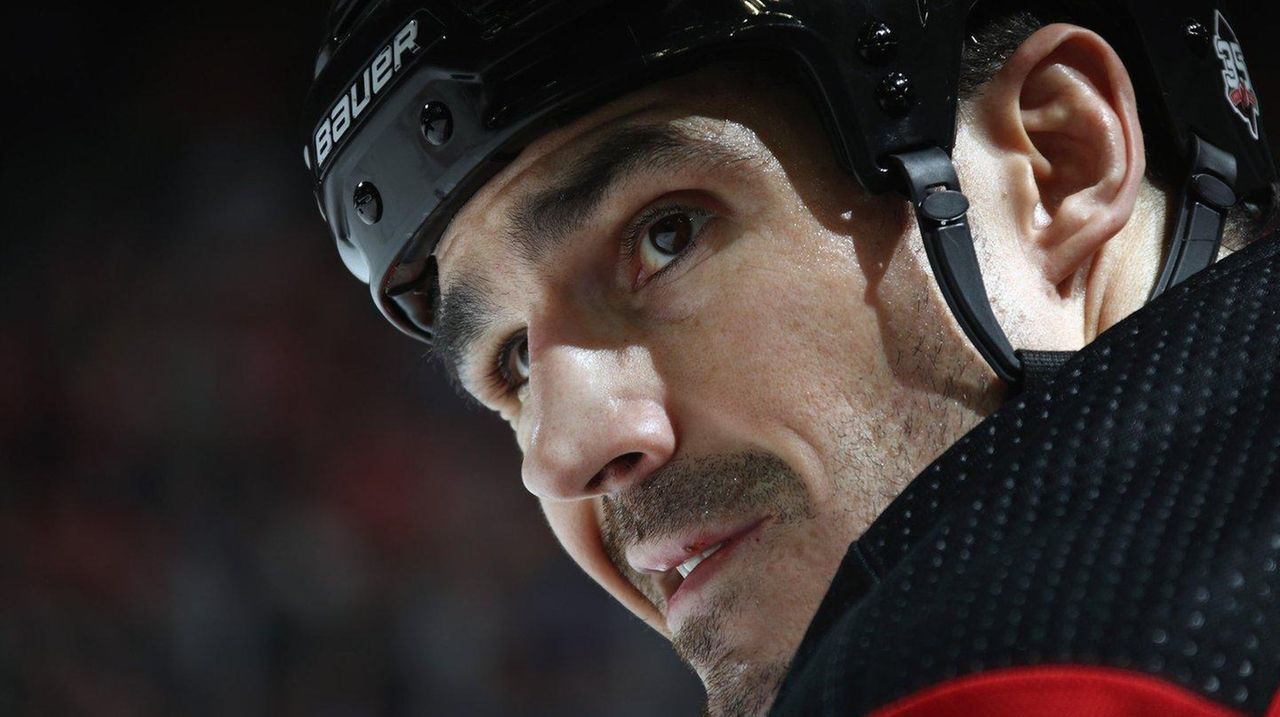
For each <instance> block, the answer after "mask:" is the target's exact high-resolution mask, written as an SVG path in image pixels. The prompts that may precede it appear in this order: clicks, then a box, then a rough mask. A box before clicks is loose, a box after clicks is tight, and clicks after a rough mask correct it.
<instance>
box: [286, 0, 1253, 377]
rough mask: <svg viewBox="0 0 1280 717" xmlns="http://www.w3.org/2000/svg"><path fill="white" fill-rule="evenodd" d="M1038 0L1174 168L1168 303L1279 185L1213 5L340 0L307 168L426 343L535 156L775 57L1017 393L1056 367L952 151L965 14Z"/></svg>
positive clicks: (394, 310) (1244, 75) (401, 317)
mask: <svg viewBox="0 0 1280 717" xmlns="http://www.w3.org/2000/svg"><path fill="white" fill-rule="evenodd" d="M1041 4H1043V5H1044V6H1045V7H1044V8H1043V9H1045V10H1046V11H1047V13H1048V15H1049V16H1051V17H1052V16H1058V15H1060V14H1061V13H1062V12H1063V10H1064V9H1068V12H1069V13H1070V14H1069V16H1070V17H1071V19H1072V21H1073V22H1076V23H1078V24H1081V25H1084V26H1086V27H1089V28H1091V29H1093V30H1095V31H1096V32H1098V33H1099V34H1100V35H1102V36H1103V37H1104V38H1105V39H1106V40H1107V41H1108V42H1110V43H1111V44H1112V45H1113V46H1114V47H1115V48H1116V50H1117V52H1119V53H1120V55H1121V57H1122V58H1123V59H1124V61H1125V64H1126V66H1127V67H1128V69H1129V71H1130V75H1131V76H1132V78H1133V80H1134V85H1135V88H1136V90H1137V92H1138V95H1139V102H1140V104H1141V105H1143V106H1144V108H1145V110H1144V111H1145V112H1146V115H1145V117H1144V121H1145V122H1147V124H1148V126H1147V127H1146V129H1147V133H1148V137H1147V142H1148V144H1149V145H1150V146H1160V145H1163V146H1161V147H1160V150H1159V151H1161V152H1162V153H1164V154H1167V155H1169V156H1173V157H1176V158H1178V159H1179V160H1180V163H1181V171H1182V172H1183V176H1182V178H1181V179H1182V181H1183V186H1182V199H1181V208H1180V214H1179V217H1178V222H1177V227H1176V228H1175V230H1174V236H1173V238H1172V244H1171V245H1170V248H1169V252H1168V260H1167V262H1166V265H1165V269H1164V271H1163V274H1162V276H1161V278H1160V280H1159V282H1158V284H1157V287H1156V293H1159V292H1160V291H1163V290H1164V289H1165V288H1166V287H1168V286H1170V285H1172V284H1174V283H1176V282H1177V281H1180V280H1181V279H1183V278H1185V277H1186V276H1187V275H1189V274H1191V273H1193V272H1194V271H1196V270H1198V269H1199V268H1202V267H1203V266H1206V265H1207V264H1209V263H1211V262H1212V260H1213V258H1214V256H1215V255H1216V253H1217V248H1218V244H1219V242H1220V240H1221V236H1222V227H1223V220H1224V217H1225V214H1226V211H1227V209H1229V208H1230V207H1231V206H1233V205H1235V204H1236V203H1237V202H1238V201H1239V200H1241V199H1250V198H1261V197H1264V196H1265V197H1266V198H1267V199H1263V200H1262V201H1268V200H1269V196H1270V194H1269V192H1270V183H1271V182H1272V181H1273V179H1274V174H1275V170H1274V167H1273V166H1272V162H1271V155H1270V152H1269V150H1268V148H1267V146H1266V139H1265V137H1264V136H1263V134H1262V132H1261V130H1260V128H1259V124H1258V114H1259V106H1258V102H1257V96H1256V94H1255V93H1254V90H1253V86H1252V83H1251V81H1250V78H1249V74H1248V69H1247V66H1246V65H1245V62H1244V56H1243V54H1242V52H1241V50H1240V46H1239V44H1238V42H1237V41H1236V39H1235V35H1234V33H1233V32H1232V31H1231V27H1230V24H1229V23H1228V21H1227V19H1226V17H1224V15H1223V12H1222V10H1221V9H1220V8H1219V7H1218V3H1217V1H1216V0H1071V1H1069V2H1056V3H1048V2H1043V3H1040V2H1037V1H1036V0H1027V1H1024V2H1011V1H1009V0H977V1H976V2H975V0H698V1H697V2H694V1H692V0H671V1H669V2H649V3H646V2H620V1H618V0H490V1H485V2H457V1H451V0H337V2H336V3H335V4H334V6H333V9H332V11H331V12H330V15H329V18H328V23H327V28H328V29H327V33H326V38H325V40H324V43H323V46H322V47H321V49H320V53H319V56H318V58H317V60H316V67H315V82H314V84H313V86H312V89H311V92H310V94H309V96H308V98H307V103H306V110H305V132H306V146H305V148H304V150H303V156H304V159H305V161H306V164H307V166H308V168H309V169H310V170H311V173H312V178H313V180H314V182H315V194H316V199H317V201H318V203H319V206H320V212H321V214H322V215H323V216H324V217H325V219H326V221H328V223H329V227H330V229H331V230H332V232H333V234H334V237H335V238H336V240H337V243H338V250H339V253H340V254H341V255H342V259H343V261H344V262H345V263H346V265H347V267H348V268H349V269H350V270H351V272H352V273H353V274H355V275H356V276H357V277H359V278H360V279H361V280H363V281H365V282H367V283H368V284H369V286H370V290H371V292H372V294H373V300H374V302H375V303H376V304H377V306H378V308H379V309H380V310H381V311H382V313H383V314H384V315H385V316H386V317H387V318H388V319H389V320H390V321H391V323H392V324H394V325H395V326H396V327H397V328H399V329H400V330H402V331H404V332H405V333H408V334H410V335H412V336H414V337H417V338H419V339H422V340H424V341H428V342H429V341H430V340H431V335H432V314H433V309H434V307H433V306H432V301H433V296H434V292H435V281H436V278H435V268H434V259H432V258H431V254H432V252H433V251H434V249H435V246H436V243H437V242H438V241H439V238H440V236H441V234H442V233H443V231H444V229H445V228H446V227H447V225H448V223H449V222H450V220H451V219H452V218H453V216H454V214H455V213H456V212H457V211H458V209H459V208H460V207H461V206H462V205H463V204H464V203H465V202H466V201H467V199H468V198H470V197H471V196H472V194H474V193H475V192H476V191H477V190H478V189H479V188H480V187H481V186H482V185H483V184H484V183H485V182H486V181H487V180H488V179H489V178H491V177H492V176H493V175H494V174H495V173H496V172H497V171H499V170H500V169H501V168H502V167H503V166H505V165H506V164H507V163H508V162H509V161H511V160H512V159H513V158H514V157H515V156H516V155H517V154H518V153H519V151H520V150H521V149H522V148H523V147H524V146H525V145H526V144H528V143H529V142H530V141H532V140H533V139H534V138H536V137H538V136H539V135H540V134H542V133H544V132H546V131H547V130H548V129H549V128H551V127H553V126H556V125H559V124H563V123H564V122H566V121H568V120H570V119H572V118H573V117H575V116H578V115H581V114H584V113H586V112H587V111H589V110H591V109H593V108H595V107H598V106H600V105H601V104H603V103H605V102H607V101H609V100H611V99H613V98H616V97H618V96H620V95H622V94H624V93H626V92H628V91H630V90H633V89H636V88H637V87H639V86H641V85H643V84H645V83H648V82H652V81H654V80H656V79H660V78H662V77H666V76H671V75H674V74H677V73H679V72H682V71H686V70H688V69H691V68H693V67H694V66H696V65H698V64H700V63H705V62H707V61H709V60H713V59H719V58H724V57H727V56H732V55H737V54H742V53H752V52H771V53H774V54H775V55H777V56H779V57H782V58H787V59H789V60H790V61H792V62H793V63H794V65H795V67H796V68H797V70H798V76H799V77H802V78H804V82H805V83H806V84H807V88H806V89H807V90H808V91H809V93H810V95H811V96H812V99H813V101H814V105H815V106H816V107H817V109H818V112H819V114H820V115H821V119H822V122H823V124H824V126H825V128H826V132H827V134H828V139H829V140H830V143H831V146H832V148H833V151H834V152H835V153H836V155H837V157H838V159H839V162H840V164H841V165H842V166H843V167H844V168H845V169H846V170H848V171H849V172H850V173H852V174H853V176H854V177H856V178H857V180H858V181H859V182H860V183H861V185H862V186H863V187H865V188H866V189H867V190H868V191H870V192H874V193H882V192H888V191H894V192H897V193H900V194H902V195H904V196H905V197H907V198H908V199H909V200H910V201H911V202H912V204H913V206H914V207H915V210H916V216H917V220H918V221H919V224H920V229H921V235H922V236H923V238H924V241H925V245H926V250H927V253H928V256H929V259H930V264H931V266H932V269H933V272H934V274H935V276H936V277H937V279H938V282H939V284H940V286H941V289H942V292H943V295H944V296H945V297H946V300H947V303H948V305H949V306H950V308H951V310H952V312H953V314H954V315H955V316H956V318H957V319H958V321H959V323H960V325H961V326H962V328H963V329H964V331H965V333H966V334H967V335H968V337H969V338H970V340H971V341H973V343H974V344H975V346H976V347H977V348H978V349H979V351H980V352H981V353H982V355H983V357H984V358H986V360H987V361H988V363H989V364H990V365H991V366H992V368H993V369H994V370H995V372H996V373H997V375H999V376H1000V377H1001V378H1003V379H1005V380H1006V381H1009V382H1010V383H1011V384H1013V385H1015V386H1017V385H1019V384H1021V383H1022V382H1023V379H1024V371H1033V370H1034V369H1035V368H1036V367H1040V366H1044V365H1045V364H1046V363H1047V364H1049V365H1052V364H1054V363H1055V361H1054V360H1052V357H1048V356H1047V355H1045V354H1043V353H1040V354H1036V355H1034V356H1033V355H1032V353H1033V352H1015V351H1014V350H1013V349H1012V347H1011V346H1010V344H1009V341H1008V339H1007V338H1006V337H1005V335H1004V333H1003V331H1002V330H1001V329H1000V326H999V324H998V323H997V322H996V320H995V318H994V316H993V315H992V312H991V307H990V303H989V301H988V299H987V295H986V290H985V287H984V286H983V283H982V277H981V274H980V272H979V268H978V263H977V260H976V258H975V255H974V251H973V242H972V238H971V236H970V231H969V226H968V223H967V220H966V214H965V212H966V210H967V208H968V201H967V199H966V198H965V197H964V195H963V194H962V193H961V192H960V187H959V183H958V181H957V180H956V175H955V170H954V167H953V166H952V164H951V160H950V152H951V148H952V145H953V141H954V136H955V121H956V119H955V118H956V102H957V82H958V77H959V70H960V55H961V50H962V48H963V44H964V42H965V41H966V37H967V35H966V33H967V30H966V27H968V21H969V20H971V19H973V17H975V16H976V15H977V14H988V13H995V12H1001V11H1007V10H1010V9H1017V8H1019V7H1024V8H1027V9H1031V10H1037V9H1041V8H1038V5H1041ZM1046 359H1049V360H1047V361H1046Z"/></svg>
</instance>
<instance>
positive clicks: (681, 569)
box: [676, 555, 703, 578]
mask: <svg viewBox="0 0 1280 717" xmlns="http://www.w3.org/2000/svg"><path fill="white" fill-rule="evenodd" d="M702 560H703V558H702V556H701V555H695V556H693V557H692V558H689V559H688V560H686V561H684V562H683V563H680V564H679V565H677V566H676V572H678V573H680V577H682V578H687V577H689V573H691V572H693V569H694V568H696V567H698V563H700V562H702Z"/></svg>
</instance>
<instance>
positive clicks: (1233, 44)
mask: <svg viewBox="0 0 1280 717" xmlns="http://www.w3.org/2000/svg"><path fill="white" fill-rule="evenodd" d="M1213 14H1214V21H1213V47H1214V50H1215V51H1216V52H1217V54H1218V61H1219V62H1221V63H1222V84H1223V92H1224V93H1225V94H1226V97H1227V102H1229V103H1230V104H1231V108H1232V109H1233V110H1235V112H1236V114H1237V115H1239V116H1240V119H1241V120H1243V121H1244V123H1245V125H1247V126H1248V127H1249V134H1251V135H1253V138H1254V139H1257V138H1258V115H1260V114H1262V108H1261V107H1260V106H1259V105H1258V95H1257V94H1256V93H1255V92H1254V91H1253V82H1252V81H1251V80H1250V79H1249V68H1248V67H1247V66H1246V65H1245V64H1244V51H1243V50H1241V49H1240V42H1239V41H1238V40H1237V39H1236V33H1235V31H1234V30H1232V29H1231V23H1229V22H1227V19H1226V18H1225V17H1223V16H1222V13H1220V12H1218V11H1217V10H1214V11H1213Z"/></svg>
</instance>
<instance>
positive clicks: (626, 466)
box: [522, 346, 676, 501]
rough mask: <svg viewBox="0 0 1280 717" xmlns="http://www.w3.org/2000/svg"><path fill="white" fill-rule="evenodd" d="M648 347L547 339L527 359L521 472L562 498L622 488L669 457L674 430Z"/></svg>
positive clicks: (535, 488) (538, 489) (542, 491)
mask: <svg viewBox="0 0 1280 717" xmlns="http://www.w3.org/2000/svg"><path fill="white" fill-rule="evenodd" d="M661 393H662V391H661V386H660V384H659V381H658V380H657V377H656V375H655V374H654V371H653V369H652V363H651V361H650V360H649V358H648V354H647V353H646V352H644V351H643V350H641V349H638V348H630V349H625V350H605V349H595V348H584V347H576V346H554V347H548V348H546V350H543V351H539V352H538V354H537V355H536V356H535V357H534V358H533V363H532V364H531V369H530V374H529V390H528V393H527V394H526V397H525V405H524V408H523V411H524V412H525V413H526V415H527V420H528V424H527V425H528V428H527V430H528V433H527V434H526V440H525V442H524V443H525V452H524V465H523V467H522V473H523V477H524V484H525V487H526V488H528V490H529V492H531V493H533V494H534V495H537V496H538V497H540V498H543V499H546V500H558V501H569V500H577V499H581V498H587V497H591V496H595V495H607V494H612V493H617V492H620V491H623V490H625V489H626V488H627V487H628V486H630V485H633V484H634V483H635V482H637V481H639V480H642V479H643V478H644V476H646V475H648V474H649V473H651V472H653V470H654V469H656V468H658V467H659V466H661V465H663V464H665V463H666V462H667V461H669V460H670V459H671V456H672V454H673V453H674V451H675V444H676V439H675V430H674V428H673V426H672V422H671V420H670V417H669V415H668V412H667V409H666V407H665V405H664V402H663V400H662V396H661Z"/></svg>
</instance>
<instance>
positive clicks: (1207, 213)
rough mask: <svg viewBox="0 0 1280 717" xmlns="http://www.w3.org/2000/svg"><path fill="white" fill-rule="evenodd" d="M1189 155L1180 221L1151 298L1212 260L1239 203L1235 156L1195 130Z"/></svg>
mask: <svg viewBox="0 0 1280 717" xmlns="http://www.w3.org/2000/svg"><path fill="white" fill-rule="evenodd" d="M1190 155H1191V164H1190V167H1189V168H1188V170H1187V176H1186V179H1185V181H1184V182H1183V184H1182V199H1181V201H1180V202H1179V206H1178V224H1177V227H1176V228H1175V229H1174V231H1173V240H1172V241H1171V242H1170V243H1169V255H1168V257H1167V258H1166V259H1165V262H1164V269H1163V270H1161V272H1160V279H1159V280H1158V281H1156V285H1155V288H1154V289H1152V290H1151V296H1150V298H1148V299H1147V300H1148V301H1150V300H1151V299H1154V298H1156V297H1157V296H1159V295H1160V294H1162V293H1164V290H1165V289H1168V288H1169V287H1171V286H1173V285H1175V284H1177V283H1179V282H1181V281H1182V280H1183V279H1186V278H1187V277H1188V276H1191V275H1192V274H1194V273H1196V272H1197V271H1200V270H1201V269H1203V268H1205V267H1206V266H1209V265H1210V264H1212V263H1213V260H1214V259H1216V258H1217V256H1218V247H1219V246H1221V244H1222V229H1223V227H1224V226H1225V225H1226V221H1227V212H1228V211H1229V210H1230V209H1231V207H1233V206H1235V204H1236V194H1235V190H1234V186H1235V183H1236V158H1235V157H1234V156H1232V155H1230V154H1228V153H1227V152H1224V151H1222V150H1221V149H1219V148H1218V147H1215V146H1214V145H1212V144H1210V143H1208V142H1206V141H1204V140H1203V139H1200V138H1199V137H1197V136H1196V135H1194V134H1193V135H1191V147H1190Z"/></svg>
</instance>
